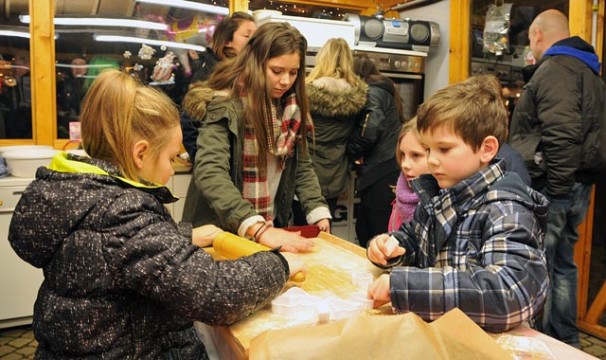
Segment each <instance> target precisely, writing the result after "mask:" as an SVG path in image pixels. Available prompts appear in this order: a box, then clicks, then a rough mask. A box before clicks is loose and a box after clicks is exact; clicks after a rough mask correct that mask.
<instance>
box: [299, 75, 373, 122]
mask: <svg viewBox="0 0 606 360" xmlns="http://www.w3.org/2000/svg"><path fill="white" fill-rule="evenodd" d="M320 80H321V81H320ZM341 82H344V80H341V79H332V78H320V79H318V80H315V81H314V82H311V83H308V84H307V95H308V97H309V106H310V111H311V113H312V114H318V115H320V116H324V117H341V116H351V115H353V114H357V113H359V112H360V111H361V110H362V109H363V108H364V105H366V100H367V94H368V85H366V84H365V83H362V84H361V85H360V86H355V87H352V86H343V85H342V84H341ZM345 84H347V83H345Z"/></svg>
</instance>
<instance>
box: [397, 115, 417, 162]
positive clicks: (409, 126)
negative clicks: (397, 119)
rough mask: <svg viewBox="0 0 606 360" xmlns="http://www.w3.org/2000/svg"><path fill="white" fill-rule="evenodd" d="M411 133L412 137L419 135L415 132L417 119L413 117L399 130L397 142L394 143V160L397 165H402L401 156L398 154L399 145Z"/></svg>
mask: <svg viewBox="0 0 606 360" xmlns="http://www.w3.org/2000/svg"><path fill="white" fill-rule="evenodd" d="M410 132H412V133H413V135H414V136H416V137H417V138H418V137H419V133H418V132H417V117H416V116H413V117H412V118H411V119H410V120H408V121H407V122H405V123H404V125H402V129H401V130H400V135H398V142H397V143H396V160H397V161H398V164H401V163H402V154H401V153H400V143H401V142H402V139H404V136H406V134H408V133H410Z"/></svg>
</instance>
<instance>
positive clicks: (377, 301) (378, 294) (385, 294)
mask: <svg viewBox="0 0 606 360" xmlns="http://www.w3.org/2000/svg"><path fill="white" fill-rule="evenodd" d="M368 297H369V298H371V299H373V300H374V304H373V307H374V308H378V307H379V306H381V305H384V304H387V303H388V302H390V301H391V297H390V295H389V274H383V275H381V276H379V278H378V279H377V280H375V281H374V282H373V283H372V284H371V285H370V287H369V288H368Z"/></svg>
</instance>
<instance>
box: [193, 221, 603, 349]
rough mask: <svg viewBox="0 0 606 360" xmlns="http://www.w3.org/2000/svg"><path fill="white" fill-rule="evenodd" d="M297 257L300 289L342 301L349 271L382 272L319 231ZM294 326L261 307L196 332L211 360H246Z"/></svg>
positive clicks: (552, 344) (554, 345)
mask: <svg viewBox="0 0 606 360" xmlns="http://www.w3.org/2000/svg"><path fill="white" fill-rule="evenodd" d="M301 256H302V257H303V260H304V261H305V264H306V266H307V269H308V273H307V280H306V281H305V282H304V283H303V284H302V285H301V288H302V289H303V290H305V291H306V292H308V293H310V294H312V295H317V296H322V297H325V296H330V295H335V296H338V297H340V298H342V299H346V298H348V297H349V296H350V295H351V294H353V293H354V292H356V291H357V290H358V289H357V288H356V286H355V285H353V284H352V282H351V277H350V274H351V273H352V272H355V271H368V272H371V273H373V275H374V276H375V277H377V276H378V275H379V274H381V273H382V270H381V269H379V268H377V267H376V266H374V265H372V264H371V263H370V262H369V261H368V260H367V259H366V250H365V249H363V248H361V247H359V246H357V245H355V244H352V243H350V242H347V241H345V240H343V239H341V238H338V237H336V236H333V235H330V234H327V233H324V232H321V233H320V235H319V236H318V238H317V239H316V246H315V249H314V251H313V252H311V253H307V254H301ZM371 311H372V312H376V313H386V312H390V311H391V308H390V307H389V306H384V307H382V308H381V310H371ZM293 321H296V320H293ZM297 325H298V324H296V323H293V322H290V323H289V321H288V320H287V319H285V318H284V317H281V316H278V315H274V314H272V312H271V309H270V308H264V309H261V310H260V311H258V312H256V313H255V314H253V315H251V316H249V317H248V318H246V319H244V320H242V321H239V322H238V323H236V324H234V325H232V326H230V327H220V326H217V327H211V326H207V325H204V324H202V323H196V329H197V330H198V334H199V335H200V336H201V337H203V338H204V342H205V344H207V348H209V349H208V350H209V355H210V356H211V359H212V358H218V359H222V360H225V359H247V358H248V348H249V345H250V341H251V340H252V339H253V338H254V337H256V336H257V335H259V334H261V333H262V332H264V331H266V330H270V329H281V328H286V327H291V326H297ZM509 334H511V335H521V336H528V337H532V338H537V339H539V340H541V341H543V342H544V343H545V344H546V345H547V346H548V347H549V349H550V350H551V352H552V353H553V354H554V355H555V356H556V359H566V360H568V359H595V358H594V357H592V356H590V355H589V354H586V353H584V352H582V351H580V350H578V349H575V348H573V347H572V346H569V345H567V344H564V343H562V342H560V341H558V340H556V339H554V338H551V337H549V336H546V335H544V334H542V333H540V332H538V331H535V330H533V329H530V328H528V327H520V328H517V329H515V330H512V331H510V332H509ZM213 345H214V346H213ZM215 352H216V354H214V353H215Z"/></svg>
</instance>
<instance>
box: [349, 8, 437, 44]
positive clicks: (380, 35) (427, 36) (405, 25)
mask: <svg viewBox="0 0 606 360" xmlns="http://www.w3.org/2000/svg"><path fill="white" fill-rule="evenodd" d="M343 20H344V21H347V22H351V23H354V28H355V36H356V40H355V41H356V45H362V44H364V43H366V44H370V45H371V46H376V47H384V48H393V49H404V50H415V51H423V52H429V48H430V47H431V46H436V45H438V43H439V42H440V27H439V25H438V24H437V23H435V22H433V21H423V20H410V19H384V18H380V17H371V16H363V15H357V14H345V16H344V18H343Z"/></svg>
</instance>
